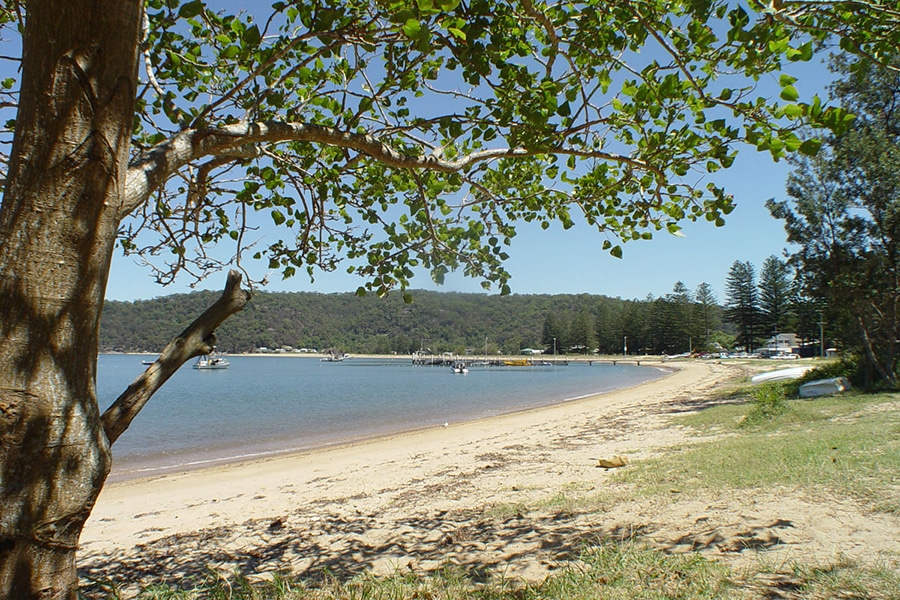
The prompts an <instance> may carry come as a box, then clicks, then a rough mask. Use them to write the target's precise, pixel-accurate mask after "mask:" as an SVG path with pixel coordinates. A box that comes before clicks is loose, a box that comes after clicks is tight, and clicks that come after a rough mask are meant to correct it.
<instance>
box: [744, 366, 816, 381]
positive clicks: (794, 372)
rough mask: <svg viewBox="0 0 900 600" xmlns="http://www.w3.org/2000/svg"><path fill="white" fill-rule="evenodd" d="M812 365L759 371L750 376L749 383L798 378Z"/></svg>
mask: <svg viewBox="0 0 900 600" xmlns="http://www.w3.org/2000/svg"><path fill="white" fill-rule="evenodd" d="M812 368H813V367H810V366H804V367H791V368H789V369H778V370H777V371H769V372H767V373H760V374H759V375H754V376H753V377H751V378H750V382H751V383H772V382H775V381H790V380H791V379H800V378H801V377H803V375H805V374H806V372H807V371H809V370H811V369H812Z"/></svg>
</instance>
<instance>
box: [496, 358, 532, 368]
mask: <svg viewBox="0 0 900 600" xmlns="http://www.w3.org/2000/svg"><path fill="white" fill-rule="evenodd" d="M503 364H504V365H505V366H507V367H530V366H531V365H532V363H531V360H529V359H527V358H512V359H509V360H504V361H503Z"/></svg>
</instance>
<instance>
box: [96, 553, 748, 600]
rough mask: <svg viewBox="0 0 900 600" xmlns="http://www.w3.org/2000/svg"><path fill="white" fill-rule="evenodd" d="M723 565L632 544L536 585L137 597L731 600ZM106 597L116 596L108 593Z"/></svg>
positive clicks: (369, 585)
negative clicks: (729, 599) (726, 599)
mask: <svg viewBox="0 0 900 600" xmlns="http://www.w3.org/2000/svg"><path fill="white" fill-rule="evenodd" d="M731 588H732V584H731V582H730V580H729V573H728V570H727V569H726V568H725V567H723V566H722V565H720V564H718V563H716V562H713V561H710V560H707V559H705V558H703V557H701V556H699V555H696V554H687V555H677V554H676V555H673V554H664V553H661V552H657V551H655V550H651V549H649V548H647V547H645V546H643V545H640V544H637V543H634V542H623V543H598V544H597V545H595V546H591V547H589V548H586V549H585V551H584V554H583V555H582V556H581V558H580V559H579V560H577V561H574V562H573V563H571V564H569V565H567V566H566V567H564V568H563V569H561V570H559V571H558V572H556V573H554V574H553V575H551V576H550V577H548V578H547V579H546V580H545V581H543V582H541V583H537V584H532V583H526V582H522V581H513V580H507V579H504V578H503V577H502V576H491V575H490V574H487V575H485V574H479V573H474V574H473V573H470V572H466V571H464V570H462V569H460V568H457V567H453V566H446V567H445V568H444V569H442V570H440V571H438V572H436V573H434V574H418V573H414V572H410V571H402V572H397V573H395V574H393V575H391V576H388V577H374V576H371V575H362V576H358V577H355V578H353V579H351V580H350V581H338V580H336V579H333V578H327V577H326V578H325V579H324V581H322V582H319V583H317V584H315V585H312V584H310V583H308V582H303V581H294V582H292V581H291V580H289V579H286V578H282V577H278V578H276V579H275V580H274V581H272V582H267V583H260V584H256V585H251V584H250V583H248V582H247V580H246V579H243V578H240V577H236V578H234V579H231V580H226V579H222V578H218V577H215V576H211V577H210V579H209V580H208V581H206V582H200V583H199V584H198V585H197V586H196V587H194V588H193V589H192V590H190V591H178V590H171V589H169V590H167V589H165V588H155V589H147V590H144V591H143V592H142V593H141V594H140V596H139V599H140V600H201V599H202V600H219V599H221V600H225V599H228V600H412V599H421V600H424V599H427V600H574V599H585V598H591V599H595V600H619V599H621V600H626V599H634V600H670V599H671V600H675V599H684V600H688V599H696V600H713V599H725V598H731V597H732V596H730V595H729V590H730V589H731ZM108 597H109V598H116V597H117V596H115V595H114V594H112V593H111V594H110V595H109V596H108Z"/></svg>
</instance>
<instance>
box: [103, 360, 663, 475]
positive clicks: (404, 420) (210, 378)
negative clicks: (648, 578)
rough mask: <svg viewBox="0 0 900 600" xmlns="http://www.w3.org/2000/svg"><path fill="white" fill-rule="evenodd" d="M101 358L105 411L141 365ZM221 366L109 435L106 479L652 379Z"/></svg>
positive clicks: (588, 370)
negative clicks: (116, 435)
mask: <svg viewBox="0 0 900 600" xmlns="http://www.w3.org/2000/svg"><path fill="white" fill-rule="evenodd" d="M141 359H142V357H140V356H130V355H101V356H100V359H99V371H98V381H97V386H98V394H99V397H100V404H101V408H104V409H105V408H106V407H107V406H109V404H111V403H112V402H113V400H115V398H116V396H118V394H120V393H121V392H122V391H123V390H124V389H125V387H126V386H127V385H128V384H129V383H130V382H131V381H132V380H134V378H135V377H137V376H138V375H139V374H140V373H141V372H142V371H143V369H145V368H146V367H145V366H143V365H142V364H141ZM229 360H230V361H231V368H230V369H227V370H220V371H198V370H195V369H192V368H190V365H185V366H184V367H182V368H181V370H180V371H179V372H178V373H176V374H175V375H174V376H173V377H172V379H170V380H169V381H168V382H167V383H166V384H165V385H164V386H163V387H162V389H161V390H160V391H159V392H157V393H156V395H155V396H154V397H153V398H152V399H151V400H150V402H149V403H148V405H147V406H146V407H145V408H144V410H143V411H142V412H141V413H140V414H139V415H138V417H137V418H136V419H135V421H134V422H133V423H132V425H131V427H130V428H129V429H128V431H126V432H125V433H124V434H123V435H122V437H121V438H120V439H119V440H118V441H117V442H116V444H115V446H114V449H113V454H114V456H115V466H114V469H113V477H114V478H124V477H128V476H135V475H141V474H149V473H152V472H154V471H160V470H167V469H171V468H179V467H186V466H200V465H204V464H210V463H213V462H219V461H223V460H233V459H236V458H246V457H251V456H261V455H265V454H273V453H277V452H284V451H290V450H300V449H309V448H313V447H319V446H324V445H328V444H334V443H339V442H344V441H349V440H354V439H360V438H365V437H371V436H375V435H380V434H386V433H395V432H398V431H405V430H411V429H419V428H423V427H431V426H435V425H441V424H443V423H445V422H451V423H452V422H458V421H463V420H472V419H476V418H480V417H486V416H491V415H497V414H500V413H505V412H512V411H515V410H521V409H525V408H532V407H538V406H545V405H548V404H554V403H558V402H563V401H566V400H572V399H575V398H580V397H584V396H587V395H591V394H595V393H598V392H604V391H608V390H612V389H616V388H621V387H627V386H631V385H635V384H638V383H641V382H644V381H648V380H650V379H654V378H656V377H659V376H660V375H662V371H660V370H659V369H655V368H648V367H636V366H631V365H617V366H613V365H600V364H594V365H592V366H589V365H586V364H571V365H569V366H556V367H553V366H547V367H482V368H479V367H473V368H471V369H470V370H469V373H467V374H465V375H459V374H453V373H451V371H450V369H449V368H446V367H414V366H412V365H411V362H410V360H409V359H396V360H392V359H362V358H351V359H349V360H347V361H344V362H340V363H326V362H320V361H319V360H317V359H315V358H300V357H272V356H235V357H229Z"/></svg>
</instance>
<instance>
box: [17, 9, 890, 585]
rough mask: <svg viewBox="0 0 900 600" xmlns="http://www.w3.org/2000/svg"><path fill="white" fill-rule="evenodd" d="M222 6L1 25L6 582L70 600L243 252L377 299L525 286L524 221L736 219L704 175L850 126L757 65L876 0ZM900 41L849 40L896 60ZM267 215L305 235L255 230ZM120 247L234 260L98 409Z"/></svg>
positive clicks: (798, 53)
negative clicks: (5, 136)
mask: <svg viewBox="0 0 900 600" xmlns="http://www.w3.org/2000/svg"><path fill="white" fill-rule="evenodd" d="M228 6H229V5H228V4H226V3H224V2H223V3H221V4H219V3H216V2H212V1H210V2H204V1H203V0H189V1H184V2H182V1H180V0H147V1H146V2H139V1H138V0H90V1H89V0H66V1H65V2H51V1H49V0H29V1H28V2H27V3H24V2H4V3H3V5H2V8H0V22H2V23H0V24H2V27H3V28H2V33H0V35H2V36H3V39H6V40H11V42H12V43H11V44H9V46H8V47H10V48H19V47H20V48H21V55H20V56H18V55H17V56H6V57H4V58H3V60H4V61H5V62H7V63H11V64H10V65H8V66H7V69H6V70H7V72H8V73H9V77H7V78H5V79H3V80H2V81H0V94H2V96H3V97H2V101H0V110H4V111H8V112H9V113H10V114H8V118H9V119H10V121H9V125H8V128H9V133H10V134H11V139H12V143H11V145H10V146H8V147H6V148H5V151H4V156H3V161H2V163H0V166H2V168H3V170H4V173H3V177H4V191H3V200H2V206H0V507H2V508H0V510H2V513H0V597H3V598H17V599H28V598H43V599H46V598H74V597H75V596H76V594H77V591H76V590H77V578H76V571H75V551H76V548H77V545H78V540H79V536H80V533H81V530H82V527H83V525H84V522H85V520H86V519H87V517H88V515H89V514H90V512H91V508H92V506H93V505H94V502H95V501H96V499H97V496H98V494H99V492H100V490H101V488H102V486H103V483H104V481H105V479H106V475H107V473H108V471H109V468H110V463H111V456H112V455H111V451H110V448H111V445H112V443H114V442H115V440H116V439H117V438H118V436H119V435H121V434H122V433H123V432H124V431H125V430H126V429H127V427H128V425H129V424H130V423H131V421H132V419H134V417H135V416H136V415H137V414H138V412H139V411H140V409H141V407H142V406H143V405H144V403H145V402H146V401H147V400H148V399H149V398H150V396H151V395H152V394H153V392H154V391H155V390H156V389H157V388H158V387H159V386H160V385H162V384H163V382H164V381H165V380H166V378H167V377H168V376H169V375H171V374H172V373H173V372H174V371H175V369H177V368H178V367H179V366H180V365H181V364H183V363H184V362H186V361H187V360H190V358H191V357H192V356H196V355H198V354H202V353H204V352H208V351H209V350H210V348H211V345H212V344H213V343H214V341H215V337H214V333H213V332H214V330H215V328H216V326H217V325H218V324H219V323H221V322H222V321H223V320H224V319H226V318H227V317H228V316H229V315H230V314H232V313H234V312H236V311H238V310H240V309H241V308H242V307H243V305H244V303H245V302H246V301H247V294H246V292H244V291H242V289H241V275H242V273H243V274H244V275H246V273H247V271H245V270H244V269H245V268H246V266H247V264H248V263H250V262H252V261H254V260H258V261H262V263H263V264H264V265H267V266H268V268H270V269H271V270H272V271H274V272H277V273H280V274H281V275H283V276H285V277H289V276H291V275H293V274H295V273H297V272H307V273H309V274H312V273H315V272H317V270H332V269H335V268H338V266H339V265H340V264H341V261H344V260H347V262H346V263H344V264H345V265H346V268H347V269H348V270H350V271H352V272H355V273H357V274H359V275H360V276H361V286H360V289H361V291H365V290H372V291H375V292H379V293H383V292H386V291H388V290H390V289H393V288H401V289H402V288H404V287H405V286H406V285H407V283H408V282H409V279H410V277H411V276H412V274H413V272H414V271H413V270H414V269H424V270H426V271H428V272H429V273H430V275H431V276H432V277H433V278H434V279H435V280H436V281H440V280H441V279H442V278H443V276H444V275H445V274H446V273H447V272H448V271H449V270H451V269H459V270H462V271H463V272H464V273H465V274H467V275H469V276H472V277H476V278H480V279H481V280H482V281H484V283H485V285H486V286H488V287H491V286H496V287H497V288H499V289H500V290H501V291H506V290H507V289H508V281H507V280H508V274H507V272H506V271H505V269H504V268H503V261H504V259H505V258H506V249H507V247H508V245H509V242H510V240H511V239H512V238H513V236H514V235H515V233H516V223H518V222H521V221H534V222H537V223H540V224H542V225H544V226H546V225H548V224H549V223H550V222H552V221H558V222H561V223H562V224H563V226H565V227H568V226H570V225H571V224H572V223H573V222H574V221H575V220H576V219H580V220H583V221H585V222H587V223H588V224H589V225H591V226H594V227H596V228H597V229H598V230H599V231H600V232H601V234H602V236H603V237H602V239H603V241H602V246H603V247H604V248H605V249H606V250H607V251H608V252H610V253H612V254H613V255H616V256H618V255H620V254H621V247H620V243H621V241H623V240H624V241H627V240H632V239H639V238H647V237H651V236H652V234H653V233H654V232H657V231H663V232H665V231H677V229H678V226H679V223H680V222H682V221H683V220H685V219H707V220H709V221H711V222H714V223H716V224H722V223H723V219H724V216H725V215H726V214H727V213H728V212H729V211H730V210H731V208H732V201H731V198H730V197H729V196H728V195H727V194H726V193H725V192H724V191H723V190H721V189H719V188H718V187H716V186H715V185H713V184H710V183H708V181H709V177H708V175H709V174H710V173H712V172H715V171H716V170H719V169H722V168H727V167H728V166H729V165H731V163H732V160H733V158H734V153H735V151H736V148H737V145H738V144H739V143H744V142H747V143H749V144H751V145H752V146H755V147H756V148H757V149H759V150H762V151H767V152H771V153H772V154H773V155H774V156H776V157H778V156H781V155H782V154H783V153H784V152H786V151H794V150H800V151H805V152H811V151H813V150H815V148H816V143H815V142H813V141H803V140H801V139H800V138H799V137H798V136H797V134H796V133H795V127H796V126H798V125H799V124H801V123H802V122H805V121H812V122H816V123H821V124H826V125H832V126H835V125H840V124H841V123H843V122H844V120H845V119H846V115H845V114H844V113H843V112H842V111H841V110H826V109H825V108H823V106H822V105H821V103H820V102H819V101H818V100H812V101H811V102H809V103H801V102H798V100H799V92H798V91H797V89H796V88H795V86H794V81H793V80H792V78H789V77H782V78H781V79H780V83H781V85H782V88H781V90H780V97H779V98H773V99H771V100H767V99H764V98H757V97H756V95H755V94H756V93H755V91H754V88H753V84H754V82H755V80H756V79H757V78H759V77H760V76H763V75H765V74H768V73H773V72H778V70H779V68H780V66H781V63H782V61H786V60H808V59H809V58H811V56H812V53H813V48H814V43H813V40H811V39H809V37H808V35H807V33H806V32H807V31H811V30H810V28H811V27H812V28H815V27H819V26H821V25H823V24H824V25H827V26H828V27H829V29H830V30H834V31H838V32H840V29H839V28H838V27H837V25H840V24H841V23H842V20H847V19H851V20H852V21H853V22H852V23H850V25H851V27H850V33H851V34H854V35H855V32H858V30H859V29H860V28H858V27H854V26H853V25H855V24H858V22H859V21H860V20H865V19H870V16H869V13H872V14H875V13H877V12H878V10H877V8H878V6H877V5H875V8H871V9H870V10H869V12H867V11H866V10H860V11H856V12H848V11H837V10H836V11H834V13H833V14H831V13H829V12H828V11H827V10H826V9H823V8H821V7H815V5H813V6H814V12H811V13H809V14H810V15H812V16H809V15H806V14H798V13H797V12H796V10H795V6H796V5H795V4H794V3H789V2H786V3H784V8H781V6H780V5H779V6H775V5H773V6H757V7H756V9H758V10H760V11H761V12H759V13H754V12H747V11H746V10H745V9H743V8H741V7H739V6H737V5H726V4H725V3H721V2H693V1H692V2H662V1H656V0H647V1H643V2H632V1H628V2H624V1H623V2H593V1H590V2H584V3H580V4H555V5H549V6H548V5H545V4H543V3H540V2H535V1H534V0H521V1H513V2H493V1H491V2H488V1H486V0H473V1H470V2H460V1H458V0H437V1H435V0H417V1H415V2H402V1H398V0H383V1H380V2H367V1H364V0H345V1H342V2H337V1H335V2H328V1H315V0H310V1H303V2H293V1H279V2H274V3H273V4H271V6H267V7H265V8H263V7H261V6H254V8H253V11H254V14H249V13H240V14H235V13H234V12H233V11H230V10H229V9H228ZM847 15H849V17H848V16H847ZM878 16H879V15H877V14H875V17H878ZM875 17H871V18H875ZM863 24H864V25H871V24H872V23H870V22H864V23H863ZM870 31H873V29H872V28H871V27H865V28H864V32H865V33H869V32H870ZM813 33H816V32H815V31H813ZM816 35H818V34H816ZM846 35H847V39H851V36H850V35H849V34H846ZM819 37H821V36H819ZM890 41H891V40H888V42H887V45H884V44H881V45H879V43H873V42H871V40H868V39H856V38H852V39H851V42H852V43H853V44H855V46H854V50H855V51H859V52H864V53H867V54H869V55H872V56H873V57H875V58H877V57H878V53H879V52H880V51H881V50H882V49H883V48H886V47H889V43H890ZM19 42H21V44H19ZM873 44H874V45H873ZM895 46H896V45H895ZM728 73H736V74H737V77H729V76H728V75H727V74H728ZM262 221H268V222H271V223H272V224H274V225H278V226H280V230H281V231H282V232H283V234H284V235H283V236H282V237H281V239H278V240H272V239H266V240H265V241H263V242H259V243H257V245H255V246H254V242H257V240H256V237H255V235H251V234H252V232H253V231H254V228H256V227H259V225H260V223H261V222H262ZM223 243H228V244H231V245H230V247H229V248H230V249H229V250H228V252H227V255H225V256H224V258H223V254H224V251H223V250H222V249H221V248H222V244H223ZM117 245H118V246H119V247H120V248H121V249H123V250H125V251H126V252H128V253H132V254H135V253H136V254H138V255H140V256H142V257H144V258H146V259H147V260H148V261H150V263H151V264H152V265H153V268H154V269H155V271H154V274H155V276H156V278H157V279H158V280H159V281H160V282H163V283H166V282H169V281H171V280H172V279H173V278H174V277H175V276H180V277H187V278H189V279H190V278H202V277H204V276H205V275H207V274H209V273H214V272H218V271H220V270H221V269H222V268H223V267H225V266H232V267H235V269H236V270H234V271H233V272H232V273H231V274H230V275H229V277H228V281H227V284H226V287H225V291H224V292H223V295H222V299H221V300H220V301H219V302H217V303H216V304H215V305H213V306H212V307H210V309H209V310H208V311H207V313H205V314H204V315H201V316H200V317H199V318H198V320H197V321H196V322H195V323H194V324H193V325H192V326H191V327H189V328H188V329H187V330H186V331H185V332H184V333H183V334H182V335H181V336H179V337H178V338H176V339H174V340H173V341H172V343H171V344H170V345H169V346H168V347H167V348H166V349H165V350H164V352H163V353H162V355H161V358H160V360H159V361H158V362H157V363H156V364H155V365H153V366H151V367H150V368H149V369H148V371H147V373H145V375H143V376H142V377H141V378H140V379H139V380H138V381H136V382H135V383H134V384H132V386H130V387H129V389H128V390H126V391H125V392H124V393H123V394H122V396H121V397H120V398H119V399H118V400H117V401H116V402H115V403H114V405H113V406H112V407H111V408H110V409H109V410H108V411H107V412H106V413H105V414H104V415H101V414H100V411H99V407H98V404H97V398H96V389H95V377H96V361H97V347H98V334H97V332H98V324H99V320H100V315H101V308H102V303H103V298H104V293H105V289H106V284H107V278H108V275H109V268H110V261H111V257H112V255H113V252H114V250H115V248H116V247H117ZM213 247H218V248H219V249H218V250H217V251H215V252H213V251H208V249H209V248H213Z"/></svg>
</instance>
